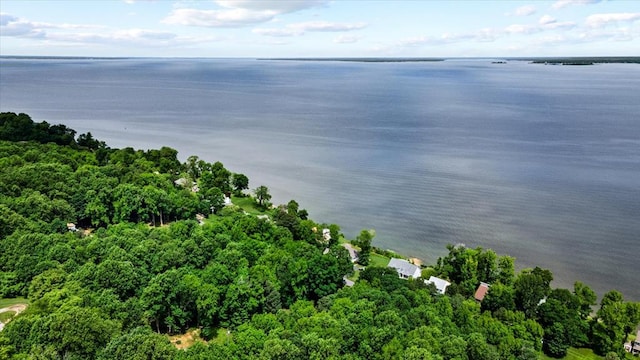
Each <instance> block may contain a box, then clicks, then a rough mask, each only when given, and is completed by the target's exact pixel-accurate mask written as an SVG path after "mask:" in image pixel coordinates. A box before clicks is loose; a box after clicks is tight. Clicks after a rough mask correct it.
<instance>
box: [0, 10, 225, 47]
mask: <svg viewBox="0 0 640 360" xmlns="http://www.w3.org/2000/svg"><path fill="white" fill-rule="evenodd" d="M0 34H1V35H2V36H13V37H22V38H30V39H33V40H37V41H42V42H46V43H49V44H52V43H53V44H56V45H60V46H66V45H72V46H74V45H83V46H86V45H104V44H109V45H116V46H127V45H135V46H148V47H157V46H184V45H190V44H195V43H205V42H212V41H217V40H219V39H218V38H215V37H211V36H208V37H198V38H196V37H188V36H178V35H176V34H174V33H171V32H167V31H156V30H147V29H135V28H134V29H123V30H112V29H108V28H105V27H103V26H97V25H80V24H52V23H43V22H33V21H29V20H26V19H21V18H17V17H15V16H11V15H8V14H1V15H0Z"/></svg>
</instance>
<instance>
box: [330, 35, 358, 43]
mask: <svg viewBox="0 0 640 360" xmlns="http://www.w3.org/2000/svg"><path fill="white" fill-rule="evenodd" d="M360 39H362V36H358V35H351V34H341V35H338V36H336V38H335V39H333V42H334V43H336V44H353V43H355V42H358V41H359V40H360Z"/></svg>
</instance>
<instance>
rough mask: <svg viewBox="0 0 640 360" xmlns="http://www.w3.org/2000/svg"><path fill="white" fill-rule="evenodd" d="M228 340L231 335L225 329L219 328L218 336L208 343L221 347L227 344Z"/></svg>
mask: <svg viewBox="0 0 640 360" xmlns="http://www.w3.org/2000/svg"><path fill="white" fill-rule="evenodd" d="M230 340H231V333H230V332H228V331H227V329H224V328H220V329H218V334H217V335H216V337H214V338H213V339H211V341H209V343H213V344H219V345H222V344H225V343H227V342H229V341H230Z"/></svg>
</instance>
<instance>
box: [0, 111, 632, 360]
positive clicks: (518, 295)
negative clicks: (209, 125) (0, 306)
mask: <svg viewBox="0 0 640 360" xmlns="http://www.w3.org/2000/svg"><path fill="white" fill-rule="evenodd" d="M249 180H250V179H248V178H247V176H245V175H243V174H242V173H234V172H232V171H230V170H228V169H226V168H225V167H224V165H223V164H222V163H220V162H214V163H209V162H206V161H204V160H202V159H199V158H198V157H197V156H191V157H189V158H187V160H186V161H185V162H181V161H179V159H178V152H177V151H176V150H174V149H171V148H168V147H163V148H161V149H159V150H136V149H133V148H130V147H128V148H123V149H113V148H110V147H109V146H108V145H107V144H105V143H104V142H103V141H99V140H97V139H95V138H94V137H93V136H92V134H91V133H86V134H80V135H78V136H77V137H76V132H75V131H74V130H73V129H69V128H67V127H66V126H64V125H50V124H48V123H46V122H39V123H38V122H34V121H33V120H32V119H31V117H30V116H29V115H27V114H15V113H10V112H6V113H0V301H2V299H14V298H17V299H23V301H24V302H25V303H28V307H27V308H26V310H25V311H23V312H21V313H20V314H19V315H16V316H15V317H13V318H10V319H6V320H5V321H6V324H5V327H4V329H3V330H2V331H0V359H104V360H106V359H184V360H187V359H265V360H266V359H351V360H356V359H363V360H364V359H433V360H441V359H442V360H447V359H457V360H484V359H487V360H488V359H522V360H525V359H526V360H533V359H538V358H539V357H540V356H542V355H541V354H545V355H546V356H550V357H554V358H563V357H565V356H566V354H567V351H568V350H569V349H571V348H588V349H591V350H593V352H594V353H595V354H598V355H600V356H602V357H604V358H606V359H608V360H614V359H624V358H633V357H632V356H631V355H630V354H628V353H626V352H625V350H624V347H623V344H624V343H625V341H628V340H629V339H631V338H630V335H635V332H636V329H637V327H638V325H640V303H637V302H632V301H626V300H625V299H623V297H622V294H621V293H620V292H618V291H615V290H612V291H610V292H608V293H606V294H604V295H603V296H602V298H601V299H600V301H599V302H598V299H597V296H596V294H595V293H594V291H592V290H591V289H590V288H589V287H588V285H586V284H584V283H582V282H576V283H575V285H574V287H573V289H562V288H552V287H551V282H552V280H553V274H552V273H551V272H550V271H549V270H547V269H541V268H538V267H536V268H533V269H524V270H522V271H519V272H517V273H516V271H515V259H514V258H512V257H509V256H507V255H498V254H496V253H495V252H494V251H492V250H490V249H482V248H467V247H465V246H462V245H454V244H452V245H449V246H448V247H447V249H448V254H447V255H446V256H444V257H442V258H440V259H439V260H438V262H437V263H436V264H430V265H429V264H427V265H423V270H422V277H421V278H418V279H400V278H399V277H398V273H397V272H396V271H395V270H394V269H391V268H387V267H381V266H375V265H372V264H370V265H369V266H366V267H365V266H360V265H359V266H358V272H357V276H356V277H357V280H356V281H355V284H354V285H353V286H346V285H345V281H344V278H345V277H354V275H356V274H355V273H354V264H353V263H352V262H351V258H350V255H349V252H348V251H347V249H345V247H344V246H342V243H343V242H345V241H351V242H352V243H353V244H354V245H355V246H357V247H358V249H359V250H360V251H361V252H362V255H364V256H361V260H360V261H361V262H364V263H365V264H362V265H366V262H368V261H369V256H368V255H369V252H375V251H376V249H375V248H372V247H371V241H372V235H371V233H370V232H367V231H363V232H362V233H361V235H360V236H358V238H356V239H345V238H344V235H343V234H342V233H341V232H340V227H339V225H337V224H324V223H316V222H315V221H313V220H312V219H310V218H309V214H308V212H307V211H306V210H304V209H300V207H299V204H298V203H297V202H296V201H294V200H291V201H290V202H288V203H287V204H283V205H278V206H274V205H272V204H271V203H270V202H269V201H270V199H271V196H270V194H269V191H268V187H267V186H265V185H260V186H255V187H254V188H250V187H249ZM252 189H253V190H252ZM228 199H231V200H232V202H233V203H236V202H237V203H243V204H246V203H251V204H252V205H251V206H252V209H255V210H256V211H255V212H254V211H246V209H245V208H243V207H241V206H238V205H233V204H229V203H228ZM323 229H328V231H327V232H325V231H323ZM366 234H369V236H367V235H366ZM429 276H438V277H440V278H443V279H447V280H448V281H449V282H450V283H451V285H450V286H449V287H448V288H447V291H446V293H445V294H440V293H439V292H438V291H437V290H436V288H435V287H434V286H433V285H427V284H426V283H425V281H424V279H426V278H429ZM481 283H487V284H490V287H489V290H488V292H487V294H486V296H485V298H484V299H483V300H482V301H478V300H476V299H475V298H474V292H475V290H476V288H477V287H478V285H479V284H481ZM184 334H194V336H195V338H196V340H195V341H193V342H190V343H189V344H185V343H182V340H175V339H176V336H178V335H184ZM639 340H640V339H639Z"/></svg>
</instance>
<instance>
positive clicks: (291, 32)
mask: <svg viewBox="0 0 640 360" xmlns="http://www.w3.org/2000/svg"><path fill="white" fill-rule="evenodd" d="M252 32H253V33H254V34H258V35H263V36H273V37H287V36H300V35H302V34H303V32H301V31H300V30H298V29H292V28H283V29H273V28H271V29H263V28H256V29H253V30H252Z"/></svg>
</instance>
